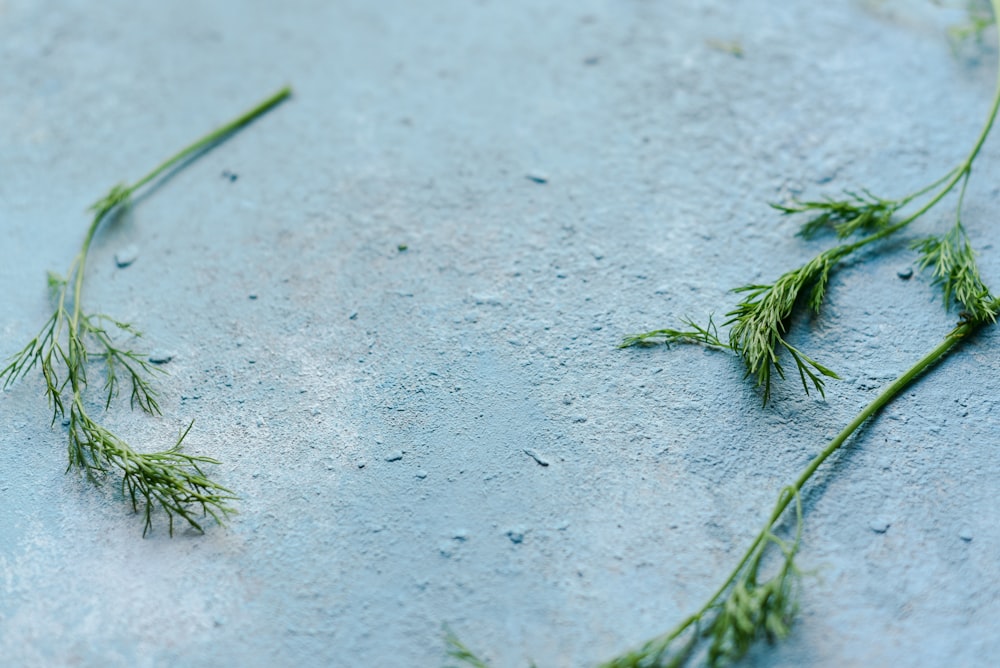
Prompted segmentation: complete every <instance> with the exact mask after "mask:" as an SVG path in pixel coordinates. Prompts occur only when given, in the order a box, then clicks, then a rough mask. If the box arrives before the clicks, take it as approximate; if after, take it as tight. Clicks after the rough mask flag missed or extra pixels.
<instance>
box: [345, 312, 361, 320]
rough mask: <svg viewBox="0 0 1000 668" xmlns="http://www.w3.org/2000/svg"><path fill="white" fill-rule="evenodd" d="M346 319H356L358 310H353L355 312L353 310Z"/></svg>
mask: <svg viewBox="0 0 1000 668" xmlns="http://www.w3.org/2000/svg"><path fill="white" fill-rule="evenodd" d="M347 319H348V320H357V319H358V312H357V311H355V312H354V313H352V314H351V315H350V316H348V318H347Z"/></svg>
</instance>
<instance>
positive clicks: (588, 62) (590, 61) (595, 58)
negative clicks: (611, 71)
mask: <svg viewBox="0 0 1000 668" xmlns="http://www.w3.org/2000/svg"><path fill="white" fill-rule="evenodd" d="M599 62H601V59H600V57H599V56H590V57H588V58H584V59H583V64H584V65H596V64H597V63H599Z"/></svg>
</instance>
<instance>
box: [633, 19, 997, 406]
mask: <svg viewBox="0 0 1000 668" xmlns="http://www.w3.org/2000/svg"><path fill="white" fill-rule="evenodd" d="M991 1H992V3H993V7H994V14H996V13H997V11H998V10H997V8H998V7H1000V3H998V1H997V0H991ZM997 77H998V80H997V88H996V92H995V93H994V96H993V102H992V105H991V106H990V110H989V113H988V114H987V117H986V122H985V123H984V124H983V127H982V129H981V130H980V132H979V136H978V137H977V138H976V141H975V142H974V144H973V146H972V149H971V150H970V151H969V153H968V154H967V155H966V157H965V159H964V160H962V162H961V163H959V164H958V166H956V167H954V168H953V169H951V170H949V171H948V172H946V173H945V174H944V175H943V176H941V177H940V178H938V179H936V180H934V181H932V182H931V183H929V184H927V185H926V186H924V187H923V188H920V189H919V190H917V191H915V192H912V193H910V194H908V195H906V196H904V197H901V198H899V199H895V200H890V199H884V198H881V197H878V196H876V195H873V194H872V193H871V191H869V190H866V189H863V190H861V191H860V194H859V193H858V192H853V191H846V192H845V196H844V198H842V199H834V198H832V197H826V198H822V199H818V200H792V202H791V203H789V204H773V203H772V204H771V206H772V207H773V208H775V209H776V210H778V211H780V212H781V213H782V214H784V215H803V214H807V215H810V216H811V218H809V220H807V221H806V222H805V223H804V224H803V225H802V226H801V228H800V230H799V236H802V237H804V238H806V239H812V238H814V237H816V236H818V235H819V233H820V232H821V231H823V230H831V231H833V232H834V233H835V234H836V236H837V237H838V238H839V239H841V240H845V239H847V238H849V237H851V236H857V235H863V236H861V237H860V238H858V239H856V240H855V241H851V242H845V243H841V244H839V245H837V246H834V247H832V248H829V249H827V250H825V251H822V252H821V253H819V254H817V255H816V256H814V257H813V258H812V259H811V260H809V261H808V262H806V263H805V264H803V265H801V266H800V267H797V268H795V269H792V270H791V271H787V272H785V273H784V274H782V275H781V276H779V277H778V279H777V280H775V281H774V282H773V283H768V284H761V285H758V284H752V285H745V286H742V287H738V288H736V289H735V290H734V292H736V293H737V294H742V295H743V299H742V300H741V301H740V302H739V303H738V304H737V305H736V307H735V308H734V309H733V310H731V311H729V312H728V313H727V314H726V315H727V316H728V317H729V320H727V321H726V322H725V323H723V326H730V325H731V326H732V329H731V330H730V334H729V345H728V346H719V345H716V344H715V343H714V342H712V341H711V339H709V338H708V337H700V336H699V334H698V329H695V328H692V330H688V331H684V330H673V329H658V330H652V331H650V332H645V333H642V334H631V335H628V336H626V337H625V338H624V339H623V341H622V343H621V346H620V347H629V346H635V345H640V344H650V343H675V342H681V341H683V342H686V343H701V344H704V345H708V346H709V347H713V348H723V347H725V348H729V349H730V350H731V351H733V352H735V353H737V354H739V355H740V357H742V359H743V362H744V365H745V366H746V375H747V376H748V377H753V378H754V379H755V380H756V382H757V386H758V387H759V388H760V389H761V391H762V394H763V402H764V404H767V402H768V401H769V400H770V397H771V384H772V376H773V373H774V372H776V373H777V374H778V376H779V377H781V378H784V377H785V374H784V369H783V367H782V363H781V357H782V353H784V354H787V355H788V356H790V357H791V359H792V361H793V362H794V363H795V366H796V369H797V371H798V375H799V378H800V379H801V381H802V387H803V389H804V390H805V392H806V394H808V393H809V391H810V387H812V388H813V389H816V390H817V391H818V392H819V393H820V394H821V395H823V394H824V387H825V386H824V378H837V374H836V373H835V372H834V371H833V370H831V369H829V368H827V367H826V366H824V365H822V364H820V363H818V362H816V361H815V360H814V359H812V358H811V357H809V356H808V355H807V354H805V353H804V352H802V351H801V350H798V349H796V348H793V347H792V346H791V345H790V344H789V343H788V341H787V339H786V334H787V332H788V328H789V325H790V323H791V321H792V319H793V318H794V317H795V316H796V315H798V314H800V313H801V312H802V311H811V312H812V313H813V314H818V313H819V312H820V311H821V309H822V305H823V300H824V298H825V296H826V288H827V286H828V284H829V280H830V275H831V273H832V272H833V271H834V270H835V269H836V268H837V267H838V266H839V265H840V263H841V262H842V261H843V260H844V259H846V258H847V257H848V256H850V255H852V254H854V253H856V252H857V251H859V250H861V249H862V248H866V247H868V246H870V245H872V244H875V243H877V242H879V241H882V240H884V239H886V238H888V237H890V236H892V235H894V234H897V233H898V232H900V231H901V230H904V229H906V228H907V227H909V226H910V225H911V224H912V223H913V222H914V221H916V220H919V219H920V218H921V217H923V215H924V214H926V213H927V212H928V211H930V210H931V209H932V208H934V206H935V205H937V204H938V202H940V201H941V200H942V199H944V198H945V196H947V195H948V194H949V193H951V192H952V191H954V190H955V189H956V188H957V187H959V186H960V194H959V198H958V205H957V207H956V211H955V219H956V228H955V229H957V230H959V231H957V232H955V231H953V232H949V233H947V234H945V235H944V236H941V237H929V238H928V239H925V240H923V241H922V242H920V243H919V244H918V245H917V250H919V251H920V252H921V254H922V260H921V262H922V264H923V266H933V267H934V271H935V278H936V282H937V283H939V284H940V285H941V286H942V287H943V288H944V289H945V303H946V305H947V304H949V303H950V302H951V297H952V296H953V295H954V297H955V299H956V300H957V301H958V302H960V303H962V304H964V305H966V307H967V308H970V309H971V311H972V312H974V313H975V315H976V318H977V319H978V318H981V317H982V316H983V315H984V312H983V310H982V309H983V305H984V304H986V303H988V301H989V295H988V293H985V292H983V291H982V281H978V279H977V280H973V279H972V278H971V276H970V275H969V274H965V273H963V271H961V270H960V271H959V272H958V273H956V274H955V275H954V277H952V278H948V277H949V276H950V275H951V272H952V271H953V270H954V269H955V268H956V267H957V266H958V264H961V265H962V266H963V267H965V268H968V267H970V266H973V265H969V264H968V262H966V259H967V258H971V256H972V253H971V250H968V244H967V241H964V231H962V228H961V223H960V222H959V221H960V220H961V212H962V204H963V200H964V196H965V188H966V185H967V183H968V179H969V177H970V175H971V174H972V166H973V163H974V162H975V160H976V157H977V156H978V155H979V152H980V151H981V149H982V147H983V144H984V143H985V141H986V138H987V137H988V136H989V134H990V131H991V130H992V128H993V123H994V121H995V120H996V116H997V111H998V109H1000V69H998V74H997ZM917 202H921V204H920V205H919V206H918V208H917V209H916V210H915V211H913V212H912V213H910V214H908V215H906V216H905V217H903V218H902V219H900V220H896V219H895V218H894V216H895V214H897V213H898V212H900V211H901V210H903V209H904V208H906V207H908V206H909V205H910V204H911V203H914V204H915V203H917ZM956 263H957V264H956ZM962 276H964V277H965V278H964V279H963V280H962V281H959V279H960V278H961V277H962ZM959 288H961V289H962V292H961V293H959V292H958V289H959ZM977 295H978V297H977ZM965 298H968V299H969V301H970V303H968V304H967V303H966V301H965ZM977 299H978V301H977ZM685 324H688V325H689V326H690V321H685ZM671 332H675V333H676V334H675V335H671V334H670V333H671Z"/></svg>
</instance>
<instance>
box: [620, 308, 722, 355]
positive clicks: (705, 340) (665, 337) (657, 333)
mask: <svg viewBox="0 0 1000 668" xmlns="http://www.w3.org/2000/svg"><path fill="white" fill-rule="evenodd" d="M681 322H682V323H683V324H684V325H686V326H687V327H689V328H690V329H654V330H653V331H651V332H645V333H643V334H636V335H634V336H627V337H625V340H624V341H622V342H621V343H620V344H619V345H618V347H619V348H628V347H630V346H651V345H657V344H663V345H670V344H672V343H696V344H700V345H703V346H706V347H708V348H729V344H728V343H726V342H724V341H723V340H722V339H720V338H719V329H718V327H716V325H715V322H713V320H712V316H711V315H709V316H708V324H707V325H705V326H704V327H703V326H701V325H699V324H698V323H696V322H695V321H694V320H692V319H690V318H684V319H683V320H681Z"/></svg>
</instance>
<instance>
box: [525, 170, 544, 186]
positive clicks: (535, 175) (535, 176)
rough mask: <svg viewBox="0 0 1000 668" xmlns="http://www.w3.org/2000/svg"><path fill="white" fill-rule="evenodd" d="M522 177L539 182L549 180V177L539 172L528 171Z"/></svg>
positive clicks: (542, 182)
mask: <svg viewBox="0 0 1000 668" xmlns="http://www.w3.org/2000/svg"><path fill="white" fill-rule="evenodd" d="M524 178H526V179H528V180H529V181H534V182H535V183H541V184H544V183H548V182H549V177H548V176H547V175H545V174H543V173H541V172H528V173H527V174H525V175H524Z"/></svg>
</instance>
